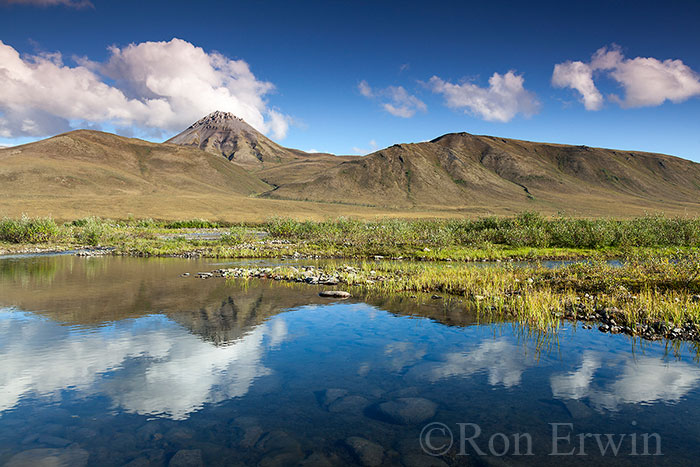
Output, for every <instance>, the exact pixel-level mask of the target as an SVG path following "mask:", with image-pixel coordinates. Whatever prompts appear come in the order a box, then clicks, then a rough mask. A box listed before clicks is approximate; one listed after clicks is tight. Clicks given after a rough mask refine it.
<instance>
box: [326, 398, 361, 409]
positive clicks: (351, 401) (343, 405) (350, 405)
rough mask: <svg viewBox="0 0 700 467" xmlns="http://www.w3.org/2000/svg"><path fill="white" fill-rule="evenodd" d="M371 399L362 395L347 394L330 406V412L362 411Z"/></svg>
mask: <svg viewBox="0 0 700 467" xmlns="http://www.w3.org/2000/svg"><path fill="white" fill-rule="evenodd" d="M368 405H369V401H368V400H367V399H365V398H364V397H362V396H347V397H343V398H341V399H338V400H336V401H335V402H333V403H332V404H330V405H329V406H328V411H329V412H335V413H338V412H343V413H361V412H362V411H363V410H364V409H365V407H367V406H368Z"/></svg>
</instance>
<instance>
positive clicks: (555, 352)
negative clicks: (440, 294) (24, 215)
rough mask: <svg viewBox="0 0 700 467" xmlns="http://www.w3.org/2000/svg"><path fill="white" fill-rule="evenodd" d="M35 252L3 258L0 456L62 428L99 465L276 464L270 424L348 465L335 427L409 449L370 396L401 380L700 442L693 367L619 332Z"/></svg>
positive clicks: (458, 396) (160, 264) (556, 418)
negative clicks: (547, 332)
mask: <svg viewBox="0 0 700 467" xmlns="http://www.w3.org/2000/svg"><path fill="white" fill-rule="evenodd" d="M35 260H36V259H30V260H29V261H35ZM44 260H48V261H51V262H52V264H53V265H50V264H42V265H33V266H32V265H27V264H23V263H22V262H21V261H18V262H17V263H16V264H15V266H12V267H9V266H7V265H5V267H4V269H3V268H0V270H3V271H4V273H3V275H2V276H0V306H5V308H1V307H0V464H2V463H4V462H6V461H7V460H8V459H10V458H12V457H13V456H16V455H25V456H26V455H28V454H26V451H31V450H35V449H49V448H50V449H54V450H59V451H60V455H65V456H67V455H76V453H77V452H78V451H76V450H74V448H71V449H69V448H68V447H66V446H76V445H78V446H80V449H81V450H86V452H85V453H83V452H81V453H79V454H80V456H81V457H80V458H81V459H87V458H88V455H89V459H90V463H93V464H95V465H122V464H125V463H127V462H130V461H132V460H135V459H141V458H143V457H144V456H145V454H144V452H148V453H149V454H148V455H147V456H146V457H148V456H151V455H153V456H155V457H154V458H155V459H156V460H152V459H151V458H150V457H149V459H151V462H152V463H153V464H156V465H167V463H168V460H169V459H170V458H171V457H172V456H174V455H175V453H176V452H177V451H178V450H179V449H188V450H191V449H200V450H202V452H203V456H204V458H205V460H208V461H210V462H214V461H216V459H219V458H220V456H223V455H227V456H230V458H231V459H239V460H240V462H241V463H243V464H257V463H268V462H269V463H274V462H273V461H274V459H273V460H270V459H269V457H270V456H273V457H274V455H278V454H279V452H277V451H274V450H273V451H274V452H277V454H274V453H273V454H274V455H273V454H270V452H272V451H270V452H268V451H266V449H267V448H266V447H265V446H266V443H271V444H270V445H274V443H273V442H272V441H269V440H270V439H273V440H277V441H274V442H275V443H277V442H279V443H281V444H284V445H285V446H292V447H293V449H292V448H290V449H292V450H293V451H294V456H296V457H293V459H294V462H291V463H293V464H295V463H296V462H298V461H301V460H303V459H305V458H307V457H313V456H314V455H315V456H316V457H315V459H318V457H319V455H320V454H319V453H322V454H323V456H327V457H328V459H331V460H332V462H331V463H334V464H347V463H353V462H355V463H356V462H357V459H356V456H355V455H354V454H353V453H352V452H351V451H348V449H347V447H342V446H345V444H343V443H344V442H345V441H344V440H346V439H347V438H348V437H351V436H363V437H365V438H367V439H368V440H372V441H373V442H376V443H378V444H380V445H381V446H382V447H383V449H385V452H386V454H385V457H384V459H385V463H387V464H400V463H403V464H404V465H415V459H416V456H417V455H418V456H419V455H420V451H418V452H416V448H418V449H419V446H418V444H417V442H416V440H417V436H418V434H419V433H420V429H421V425H420V424H415V423H414V424H410V423H408V424H401V423H396V422H395V420H396V418H394V419H393V420H394V422H390V421H387V420H390V419H391V418H387V417H385V416H384V417H382V416H378V415H377V413H378V412H377V410H378V409H377V408H378V407H380V406H381V404H383V403H385V402H387V401H396V400H398V399H401V398H406V397H408V398H421V399H427V400H428V401H429V406H430V407H435V413H434V415H431V417H429V418H427V419H426V420H424V421H423V422H427V421H429V420H432V421H439V422H445V423H452V424H453V425H454V423H459V422H479V423H481V424H482V425H483V428H484V430H485V432H488V431H490V432H496V431H500V430H509V431H513V432H514V431H520V432H524V431H527V432H532V433H533V437H534V439H536V440H544V441H539V442H544V443H547V442H549V438H550V433H549V432H548V429H549V425H548V423H550V422H562V421H572V422H575V423H576V424H581V425H582V426H583V427H585V428H582V429H586V430H588V431H590V432H592V431H591V430H596V429H605V430H606V431H603V432H604V433H618V432H619V433H625V432H627V430H629V426H631V425H630V423H631V421H633V420H635V421H640V425H639V426H640V429H641V424H643V423H646V424H647V425H648V426H644V427H643V429H644V430H645V431H648V432H656V431H659V432H660V433H662V435H663V437H664V443H665V444H664V446H665V449H666V446H667V444H666V443H669V442H667V441H666V440H667V439H668V440H672V441H670V446H669V448H668V449H669V451H668V452H670V453H671V455H672V456H673V458H674V459H676V458H679V456H680V458H684V459H686V460H687V459H693V458H694V457H693V456H695V455H698V454H700V453H699V452H695V451H697V448H695V447H694V446H695V445H694V444H693V443H694V436H695V435H694V433H697V432H698V430H700V422H698V421H697V420H699V419H700V368H699V367H698V364H697V363H696V362H695V363H691V362H686V361H683V360H674V359H672V358H669V357H668V355H667V354H666V350H665V348H664V347H663V345H662V344H660V343H649V344H648V345H647V346H646V347H644V348H642V349H637V350H641V352H638V353H635V352H633V349H634V347H633V341H631V340H630V339H629V338H627V337H625V336H620V335H618V336H611V335H603V334H600V333H597V332H595V331H590V332H585V331H583V330H581V329H578V330H577V329H575V328H574V327H571V326H567V327H566V328H563V329H562V330H561V331H560V333H559V335H558V339H553V340H551V341H549V342H548V343H547V342H545V343H543V341H542V340H541V339H540V336H538V335H536V334H535V335H533V336H530V335H529V334H528V332H527V331H526V330H525V329H521V328H519V327H517V326H510V325H475V324H474V320H473V319H472V317H470V316H468V315H465V314H464V313H463V312H462V311H461V310H459V309H457V308H452V307H451V305H450V304H449V303H445V302H446V301H437V300H433V301H430V300H428V301H426V302H425V303H423V304H418V303H417V302H416V301H415V300H409V299H407V298H406V297H363V300H365V301H361V300H358V299H355V300H350V301H345V302H341V303H337V302H332V301H330V302H329V301H327V300H325V299H321V298H319V297H318V295H317V292H318V290H317V289H316V288H314V287H310V286H305V285H304V286H296V285H294V284H282V283H276V282H273V281H247V282H246V281H237V282H226V281H224V280H219V279H210V280H198V279H194V278H192V277H189V278H183V277H181V274H182V273H183V272H197V271H198V270H211V269H213V267H211V265H210V264H208V263H206V262H203V261H185V260H139V259H133V258H96V259H92V260H86V259H82V258H72V257H54V258H43V259H42V261H44ZM22 261H25V260H22ZM91 261H92V262H91ZM43 271H51V272H50V274H48V275H46V274H44V272H43ZM49 276H50V280H49V279H48V277H49ZM438 302H439V303H438ZM446 324H448V325H446ZM46 413H48V414H49V415H45V414H46ZM149 420H151V421H149ZM635 423H636V422H635ZM134 433H137V435H134ZM37 434H38V435H37ZM35 435H37V436H35ZM292 438H293V440H292V441H290V439H292ZM280 439H282V440H283V441H284V442H282V441H279V440H280ZM51 443H54V444H51ZM61 443H62V444H61ZM673 443H676V444H675V445H674V444H673ZM59 444H60V446H59ZM56 446H59V448H60V449H58V448H57V447H56ZM339 446H340V447H339ZM61 449H62V451H61ZM154 449H156V450H160V451H162V452H161V453H160V454H158V453H155V454H154V453H153V452H152V451H153V450H154ZM674 449H675V450H674ZM693 450H695V451H693ZM21 451H25V453H24V454H22V453H21ZM18 453H19V454H18ZM392 453H394V454H392ZM287 454H289V453H285V455H287ZM667 455H669V454H668V453H667ZM158 456H160V457H158ZM208 456H209V457H208ZM391 456H394V457H391ZM684 456H685V457H684ZM285 459H286V458H285ZM290 459H291V458H290ZM419 460H420V459H419ZM541 460H542V459H539V461H541ZM584 460H585V459H584ZM263 461H264V462H263ZM423 461H425V459H423ZM526 461H527V462H532V463H533V464H537V463H540V462H539V461H538V462H535V461H534V460H532V459H530V460H527V459H526ZM581 462H583V460H581ZM144 465H145V464H144Z"/></svg>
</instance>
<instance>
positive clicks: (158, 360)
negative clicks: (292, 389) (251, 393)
mask: <svg viewBox="0 0 700 467" xmlns="http://www.w3.org/2000/svg"><path fill="white" fill-rule="evenodd" d="M286 334H287V332H286V327H285V323H284V320H278V321H275V322H274V323H270V324H267V323H266V324H263V325H259V326H257V327H254V328H253V329H251V330H250V332H247V333H246V334H244V335H243V336H241V337H240V338H239V339H237V340H236V341H233V342H230V343H229V344H228V345H224V346H213V345H211V344H209V343H207V342H206V341H203V340H202V339H200V338H199V337H197V336H196V335H193V334H191V333H189V332H186V331H184V330H183V329H182V327H180V326H178V325H176V324H175V323H173V322H171V321H169V320H167V319H164V318H163V317H158V316H148V317H143V318H138V319H132V320H125V321H120V322H118V323H114V324H111V325H108V326H102V327H99V328H96V329H91V330H87V331H86V330H85V329H80V328H75V327H67V326H60V325H58V324H57V323H55V322H52V321H50V320H45V319H36V318H32V317H31V316H29V315H28V314H26V313H18V312H14V313H13V312H9V311H8V310H3V312H0V342H1V344H0V386H1V387H2V391H1V392H0V411H4V410H8V409H11V408H13V407H15V406H16V405H17V404H18V403H19V402H20V400H21V399H22V398H26V397H29V396H33V397H37V396H40V397H42V398H44V399H47V400H51V401H53V402H57V403H60V402H61V397H62V394H63V391H64V390H66V389H70V390H71V391H78V392H79V393H80V396H81V397H89V396H93V395H96V394H102V395H106V396H108V397H109V398H110V400H111V401H112V402H113V405H114V406H115V407H117V408H119V409H121V410H124V411H126V412H134V413H138V414H146V415H163V416H167V417H169V418H173V419H184V418H186V417H187V415H188V414H190V413H191V412H193V411H195V410H197V409H199V408H201V407H202V405H203V404H205V403H215V402H220V401H222V400H228V399H231V398H234V397H241V396H244V395H245V394H246V393H247V392H248V389H249V388H250V386H251V385H252V384H253V382H254V381H255V380H256V379H257V378H259V377H261V376H264V375H267V374H270V370H269V369H268V368H266V367H265V366H264V365H263V364H262V362H261V359H262V356H263V354H264V352H265V349H266V348H273V347H275V346H279V345H280V343H281V342H283V341H284V339H285V338H286ZM105 375H109V377H108V378H105ZM72 397H74V396H72Z"/></svg>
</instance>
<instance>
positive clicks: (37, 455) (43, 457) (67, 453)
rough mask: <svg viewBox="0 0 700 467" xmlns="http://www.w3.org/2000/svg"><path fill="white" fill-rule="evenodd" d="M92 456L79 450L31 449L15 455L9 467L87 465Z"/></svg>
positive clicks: (79, 466)
mask: <svg viewBox="0 0 700 467" xmlns="http://www.w3.org/2000/svg"><path fill="white" fill-rule="evenodd" d="M88 457H90V454H89V453H88V452H87V451H86V450H84V449H79V448H70V449H51V448H48V449H29V450H28V451H22V452H20V453H19V454H15V455H14V456H13V457H12V458H11V459H10V460H9V461H8V463H7V464H5V465H6V466H8V467H29V466H31V467H54V466H63V465H66V466H68V465H69V466H71V467H81V466H83V465H87V462H88Z"/></svg>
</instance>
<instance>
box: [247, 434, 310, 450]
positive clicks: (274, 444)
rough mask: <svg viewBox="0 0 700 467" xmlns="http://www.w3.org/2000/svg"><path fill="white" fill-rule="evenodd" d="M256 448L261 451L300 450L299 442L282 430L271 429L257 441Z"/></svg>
mask: <svg viewBox="0 0 700 467" xmlns="http://www.w3.org/2000/svg"><path fill="white" fill-rule="evenodd" d="M255 447H256V449H258V450H260V451H262V452H266V453H267V452H272V451H284V452H292V451H294V452H296V451H300V450H301V446H300V445H299V442H298V441H297V440H296V439H294V438H292V437H291V436H289V435H288V434H287V433H285V432H284V431H271V432H269V433H268V434H266V435H265V436H263V438H262V439H261V440H260V441H258V442H257V444H256V445H255Z"/></svg>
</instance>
